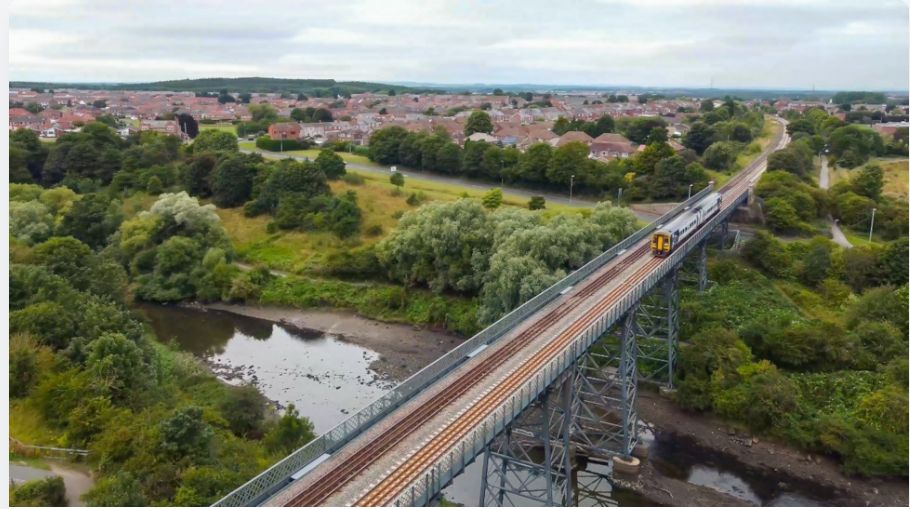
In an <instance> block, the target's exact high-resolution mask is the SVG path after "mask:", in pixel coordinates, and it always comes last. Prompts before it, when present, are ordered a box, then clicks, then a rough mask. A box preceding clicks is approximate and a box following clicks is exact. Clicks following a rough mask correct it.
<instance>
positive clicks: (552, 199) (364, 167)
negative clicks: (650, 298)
mask: <svg viewBox="0 0 910 509" xmlns="http://www.w3.org/2000/svg"><path fill="white" fill-rule="evenodd" d="M240 151H241V152H243V153H246V154H261V155H262V156H263V157H266V158H269V159H287V158H288V157H290V158H292V159H296V160H298V161H305V160H307V159H308V158H307V157H301V156H289V155H282V154H276V153H274V152H264V151H262V150H249V149H241V150H240ZM345 164H346V165H347V167H348V168H350V169H352V170H357V171H360V172H365V173H373V174H376V175H384V176H388V175H389V170H388V168H385V167H383V166H379V165H373V164H362V163H352V162H348V161H345ZM405 176H406V177H407V176H409V174H407V173H405ZM411 178H414V179H420V180H426V181H429V182H435V183H437V184H445V185H450V186H460V187H467V188H472V189H476V190H478V191H487V190H489V189H492V188H493V187H499V188H500V189H502V192H503V193H505V194H510V195H512V196H517V197H519V198H524V199H530V198H531V197H532V196H543V197H544V199H545V200H547V203H556V204H558V205H566V206H569V207H579V208H581V207H593V206H594V204H595V203H597V202H596V201H592V200H590V199H588V198H578V197H572V199H571V200H570V199H569V197H568V196H567V195H563V194H556V193H551V192H544V191H532V190H529V189H524V188H520V187H513V186H503V185H500V186H496V185H495V184H487V183H477V182H475V181H473V180H469V179H466V178H461V177H448V176H445V175H439V174H436V173H427V172H413V173H412V174H411ZM670 208H672V206H671V207H670ZM629 210H631V211H632V212H633V213H634V214H635V217H637V218H639V219H641V220H643V221H648V222H650V221H653V220H654V218H655V217H659V216H660V214H656V215H655V214H653V213H649V212H646V211H643V210H636V209H633V208H630V209H629Z"/></svg>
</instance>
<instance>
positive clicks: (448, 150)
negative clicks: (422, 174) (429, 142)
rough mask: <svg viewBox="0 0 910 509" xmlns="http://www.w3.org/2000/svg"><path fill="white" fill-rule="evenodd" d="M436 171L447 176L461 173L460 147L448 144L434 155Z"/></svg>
mask: <svg viewBox="0 0 910 509" xmlns="http://www.w3.org/2000/svg"><path fill="white" fill-rule="evenodd" d="M436 169H437V170H438V171H440V172H442V173H447V174H449V175H457V174H458V173H460V172H461V147H459V146H458V144H456V143H452V142H448V143H446V144H444V145H442V146H441V147H439V151H438V152H437V153H436Z"/></svg>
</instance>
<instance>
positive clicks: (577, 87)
mask: <svg viewBox="0 0 910 509" xmlns="http://www.w3.org/2000/svg"><path fill="white" fill-rule="evenodd" d="M240 79H276V80H277V79H280V80H307V81H319V80H332V81H335V82H340V83H344V82H365V83H374V84H377V85H390V86H405V87H412V88H416V87H429V88H439V89H440V90H450V89H455V88H458V87H484V88H503V87H539V88H542V89H545V88H549V89H551V90H552V89H556V88H558V87H563V88H567V89H570V90H569V91H570V92H571V91H585V90H607V89H610V90H617V91H621V90H622V89H623V88H629V89H642V90H680V91H710V90H717V91H721V92H725V91H743V92H753V91H754V92H797V93H819V94H836V93H837V92H882V93H904V94H910V89H888V88H879V89H876V88H864V89H822V88H815V89H800V88H786V87H699V86H683V85H653V86H648V85H634V84H580V83H523V82H512V83H507V82H482V81H481V82H463V83H455V82H452V83H443V82H428V81H410V80H381V81H380V80H373V79H352V80H340V79H335V78H324V77H319V78H300V77H296V78H286V77H281V78H279V77H275V76H234V77H228V76H203V77H198V78H173V79H153V80H145V81H49V80H25V79H10V80H9V81H8V83H9V84H10V85H12V84H13V83H18V84H23V85H33V84H47V85H58V86H64V87H65V86H66V85H94V86H104V85H111V86H125V85H148V84H154V83H165V82H172V81H194V80H240ZM504 91H506V90H504Z"/></svg>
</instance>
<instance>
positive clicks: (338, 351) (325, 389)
mask: <svg viewBox="0 0 910 509" xmlns="http://www.w3.org/2000/svg"><path fill="white" fill-rule="evenodd" d="M140 311H141V312H142V314H143V315H145V316H146V318H147V320H148V322H149V324H150V325H151V326H152V328H153V329H154V331H155V334H156V335H157V336H158V338H159V339H160V340H162V341H173V342H174V343H175V344H176V345H178V346H179V347H180V348H181V349H182V350H185V351H188V352H191V353H193V354H194V355H196V356H197V357H199V358H201V359H204V360H205V361H206V363H207V364H209V366H210V367H211V368H212V370H213V371H214V372H215V373H216V374H217V375H218V376H219V377H220V378H222V379H223V380H225V381H226V382H228V383H232V384H239V383H252V384H254V385H256V387H257V388H259V390H260V391H261V392H262V393H263V394H264V395H265V396H266V397H267V398H269V399H271V400H273V401H276V402H278V403H279V404H281V405H287V404H288V403H293V404H294V405H295V406H296V407H297V408H298V409H299V410H300V413H301V415H305V416H307V417H309V418H310V419H311V420H312V421H313V424H314V425H315V427H316V431H317V433H323V432H325V431H328V430H329V429H331V428H332V427H334V426H335V425H337V424H338V423H340V422H341V421H342V420H344V419H345V418H346V417H347V416H348V415H350V414H351V413H353V412H356V411H357V410H359V409H361V408H363V407H364V406H366V405H368V404H369V403H370V402H372V401H373V400H375V399H376V398H378V397H380V396H381V395H382V394H383V393H384V392H385V391H386V390H388V389H390V388H391V384H390V383H388V382H386V381H384V380H383V379H381V377H380V375H379V374H378V373H376V372H375V371H373V370H372V369H371V368H370V365H371V364H372V363H373V361H375V360H376V359H378V358H379V355H378V354H377V353H376V352H374V351H372V350H369V349H367V348H363V347H361V346H358V345H355V344H353V343H348V342H345V341H341V340H339V339H338V338H336V337H335V336H331V335H326V334H322V333H311V332H307V331H305V330H299V329H296V328H293V329H291V330H289V328H287V327H284V326H282V325H280V324H276V323H274V322H271V321H268V320H261V319H257V318H249V317H244V316H240V315H236V314H233V313H228V312H224V311H206V310H200V309H190V308H181V307H171V306H153V305H143V306H141V308H140Z"/></svg>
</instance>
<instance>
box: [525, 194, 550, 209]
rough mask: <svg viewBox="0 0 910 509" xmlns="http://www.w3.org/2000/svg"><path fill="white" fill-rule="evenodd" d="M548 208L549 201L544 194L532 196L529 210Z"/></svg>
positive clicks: (529, 201)
mask: <svg viewBox="0 0 910 509" xmlns="http://www.w3.org/2000/svg"><path fill="white" fill-rule="evenodd" d="M545 208H547V201H546V200H545V199H544V197H543V196H532V197H531V199H530V200H528V209H529V210H543V209H545Z"/></svg>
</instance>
